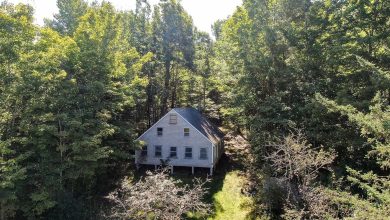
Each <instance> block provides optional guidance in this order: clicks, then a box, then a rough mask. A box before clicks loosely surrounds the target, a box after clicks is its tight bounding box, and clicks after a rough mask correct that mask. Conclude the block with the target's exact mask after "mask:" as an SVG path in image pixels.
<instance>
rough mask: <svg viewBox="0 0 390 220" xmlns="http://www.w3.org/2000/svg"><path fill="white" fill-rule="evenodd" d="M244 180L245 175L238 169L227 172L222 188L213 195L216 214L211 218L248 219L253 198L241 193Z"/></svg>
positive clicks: (216, 219) (217, 219)
mask: <svg viewBox="0 0 390 220" xmlns="http://www.w3.org/2000/svg"><path fill="white" fill-rule="evenodd" d="M244 182H245V179H244V177H243V176H240V175H239V172H238V171H231V172H229V173H227V174H226V176H225V179H224V180H223V186H222V189H220V191H218V192H216V193H215V194H214V195H213V204H214V206H215V214H214V215H213V216H211V217H210V218H209V219H215V220H219V219H221V220H222V219H224V220H225V219H235V220H240V219H248V215H249V213H250V212H251V207H252V200H251V198H250V197H246V196H245V195H243V194H242V193H241V188H242V186H243V184H244Z"/></svg>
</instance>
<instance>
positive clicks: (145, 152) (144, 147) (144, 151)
mask: <svg viewBox="0 0 390 220" xmlns="http://www.w3.org/2000/svg"><path fill="white" fill-rule="evenodd" d="M141 156H143V157H145V156H148V146H146V145H145V146H143V147H142V150H141Z"/></svg>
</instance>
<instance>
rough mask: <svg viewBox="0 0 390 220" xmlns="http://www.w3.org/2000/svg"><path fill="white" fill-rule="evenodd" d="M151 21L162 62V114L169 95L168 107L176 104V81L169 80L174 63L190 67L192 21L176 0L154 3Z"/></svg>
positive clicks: (192, 39) (173, 71) (191, 63)
mask: <svg viewBox="0 0 390 220" xmlns="http://www.w3.org/2000/svg"><path fill="white" fill-rule="evenodd" d="M152 25H153V35H155V37H154V42H153V44H154V45H156V46H158V49H157V50H156V54H157V55H158V56H159V57H160V58H161V61H162V63H163V66H164V74H165V75H164V84H163V93H162V97H161V114H165V113H166V112H167V108H168V98H169V96H170V95H171V105H170V107H171V108H173V107H175V101H176V92H177V85H176V83H172V75H173V74H176V76H177V66H178V65H183V66H185V67H188V68H192V67H193V59H194V37H193V24H192V19H191V17H190V16H189V15H188V14H187V13H186V12H185V11H184V9H183V7H182V6H181V5H180V4H179V3H177V2H176V1H175V0H170V1H165V2H161V3H160V4H159V6H158V7H155V10H154V15H153V21H152ZM175 67H176V68H175ZM175 70H176V71H175ZM173 77H175V75H173Z"/></svg>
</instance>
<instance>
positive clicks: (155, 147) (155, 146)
mask: <svg viewBox="0 0 390 220" xmlns="http://www.w3.org/2000/svg"><path fill="white" fill-rule="evenodd" d="M157 147H160V154H161V155H160V156H156V152H157V151H156V149H157ZM154 157H155V158H162V145H154Z"/></svg>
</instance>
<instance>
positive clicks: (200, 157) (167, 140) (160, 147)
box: [135, 108, 224, 175]
mask: <svg viewBox="0 0 390 220" xmlns="http://www.w3.org/2000/svg"><path fill="white" fill-rule="evenodd" d="M137 140H141V141H144V142H145V145H144V147H143V149H142V150H139V151H136V153H135V162H136V164H137V166H139V165H140V164H147V165H155V166H157V165H160V164H161V161H162V160H163V161H167V162H168V164H169V165H170V167H171V169H172V171H173V167H174V166H183V167H192V173H194V168H195V167H204V168H210V174H211V175H212V173H213V169H214V168H215V166H216V164H217V162H218V160H219V159H220V157H221V155H222V153H223V150H224V149H223V133H222V132H221V131H220V130H219V129H218V127H216V126H215V125H213V124H212V123H211V122H210V121H209V120H208V119H207V118H206V117H204V116H203V115H202V114H201V113H200V112H199V111H198V110H196V109H194V108H174V109H172V110H171V111H169V112H168V113H167V114H166V115H165V116H163V117H162V118H161V119H160V120H159V121H158V122H156V123H155V124H154V125H153V126H151V127H150V128H149V129H148V130H147V131H146V132H145V133H143V134H142V135H141V136H140V137H139V138H138V139H137Z"/></svg>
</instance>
